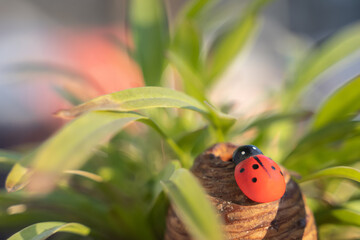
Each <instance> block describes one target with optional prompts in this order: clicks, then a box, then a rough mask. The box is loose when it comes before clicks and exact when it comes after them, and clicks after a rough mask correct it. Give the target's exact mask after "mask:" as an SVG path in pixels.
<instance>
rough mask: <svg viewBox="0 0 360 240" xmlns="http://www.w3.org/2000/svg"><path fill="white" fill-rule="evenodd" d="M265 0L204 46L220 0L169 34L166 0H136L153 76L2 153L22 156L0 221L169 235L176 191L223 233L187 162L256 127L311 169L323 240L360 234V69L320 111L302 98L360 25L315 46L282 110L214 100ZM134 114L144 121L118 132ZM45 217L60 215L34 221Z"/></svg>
mask: <svg viewBox="0 0 360 240" xmlns="http://www.w3.org/2000/svg"><path fill="white" fill-rule="evenodd" d="M267 2H269V1H266V0H257V1H253V2H252V3H251V4H250V5H249V6H248V7H247V8H246V9H245V10H244V12H243V14H242V15H241V17H240V18H239V19H236V20H235V21H234V22H232V24H231V25H229V29H227V31H226V32H225V33H223V34H222V36H221V37H220V36H218V39H216V41H214V43H213V44H212V45H211V47H210V49H209V50H208V51H205V50H204V49H203V39H202V36H203V32H202V29H201V27H200V25H199V21H200V19H202V18H205V19H207V18H209V14H207V13H208V11H210V10H211V9H212V8H213V7H214V6H215V7H216V1H208V0H198V1H193V2H190V3H189V4H188V5H186V6H185V8H184V9H183V10H182V11H181V12H180V14H179V16H177V19H176V22H175V25H174V28H173V29H172V31H171V32H172V35H171V36H169V32H170V31H169V30H168V23H167V16H166V12H165V8H164V6H163V3H162V1H160V0H151V1H149V0H136V1H132V2H131V6H130V7H131V10H130V19H131V23H132V24H131V26H132V30H133V34H134V39H135V45H136V48H135V49H136V51H135V52H134V53H133V56H134V58H135V59H136V60H137V61H138V63H139V65H140V67H141V69H142V72H143V75H144V79H145V81H146V84H147V85H148V86H147V87H143V88H135V89H128V90H124V91H121V92H116V93H112V94H109V95H104V96H100V97H98V98H96V99H93V100H91V101H89V102H86V103H83V104H81V105H78V106H75V107H73V108H71V109H68V110H63V111H59V112H58V113H57V115H58V116H59V117H67V118H75V119H74V120H72V121H71V122H69V123H68V124H67V125H66V126H65V127H64V128H63V129H61V130H60V131H59V132H57V133H56V134H55V135H54V136H53V137H52V138H50V139H49V140H47V141H45V142H44V143H42V144H41V145H40V146H39V147H37V148H35V149H33V150H32V151H30V152H29V153H25V154H24V155H23V156H20V155H18V154H15V153H11V152H6V151H3V152H1V153H0V159H1V161H2V163H3V164H7V165H13V166H12V169H11V171H10V174H9V175H8V177H7V181H6V188H7V190H8V191H9V192H10V193H5V192H1V195H0V219H1V221H0V227H1V228H2V229H17V230H18V228H19V227H25V226H27V225H29V224H33V223H35V225H32V226H30V227H29V228H31V231H29V228H25V229H24V230H22V231H21V232H20V233H18V234H17V235H16V236H15V235H14V236H13V239H29V238H31V237H35V236H37V238H36V239H44V238H45V237H47V236H50V235H51V234H53V233H55V232H58V231H62V230H63V231H68V232H72V233H78V234H83V235H86V234H88V233H89V230H88V229H90V233H89V236H90V238H95V239H161V238H162V237H163V232H164V227H165V216H166V212H167V207H168V201H169V200H168V199H170V201H171V202H172V203H173V204H174V206H175V207H176V211H177V212H178V213H179V216H180V217H181V218H182V219H183V220H184V222H185V224H186V225H188V226H191V229H192V231H191V234H192V235H193V236H195V237H196V238H197V239H219V238H221V231H220V222H219V220H218V219H217V218H216V215H215V211H214V210H213V209H212V207H211V206H210V204H209V203H208V201H207V199H206V198H205V195H204V192H203V190H202V188H201V186H200V185H199V183H198V182H197V181H196V180H195V178H194V177H193V176H192V175H191V173H190V172H189V171H188V170H187V169H189V168H190V167H191V165H192V161H193V159H194V158H195V157H196V156H197V155H198V154H199V153H201V152H202V151H204V150H205V149H206V148H207V147H209V146H211V145H212V144H214V143H215V142H218V141H231V140H232V139H233V138H235V137H236V136H239V135H242V134H243V135H245V134H246V133H247V132H249V131H254V130H255V131H256V134H253V137H252V138H250V139H249V143H252V144H256V145H258V146H259V147H260V148H261V149H266V152H267V155H269V156H276V158H275V157H274V159H275V160H277V161H278V162H279V163H280V164H282V165H284V166H285V167H287V168H288V169H289V170H292V171H295V172H296V173H298V174H301V175H302V176H303V178H302V180H300V182H301V183H302V185H301V186H302V188H303V191H304V192H305V194H306V195H307V197H308V199H309V202H310V204H311V207H312V210H313V211H314V215H315V217H316V219H317V224H318V227H319V230H320V236H321V237H322V238H323V239H330V236H331V235H336V234H339V231H342V234H343V235H342V236H343V238H342V239H345V238H349V239H350V238H351V232H352V233H354V232H356V231H357V232H359V231H360V230H359V227H360V224H359V223H360V221H359V218H360V209H359V206H360V202H359V201H360V199H359V197H360V195H359V189H358V182H360V171H359V170H357V168H358V166H359V157H360V154H359V151H358V150H357V149H358V146H359V144H360V138H359V136H360V135H359V133H360V132H359V130H360V128H359V122H358V120H357V119H356V115H357V114H358V111H359V102H360V94H359V90H358V89H359V83H360V77H356V78H354V79H353V80H351V81H349V82H348V83H347V84H346V85H344V86H342V87H340V88H339V89H338V90H337V91H336V92H334V93H333V94H331V95H330V97H328V98H327V99H326V100H325V101H324V103H323V104H322V105H321V106H320V108H319V109H318V110H317V111H316V112H314V113H308V112H305V111H303V110H302V109H300V108H299V107H298V102H299V100H300V99H301V98H302V96H303V95H302V93H303V92H304V91H306V88H311V86H312V84H313V83H314V82H315V81H316V80H317V77H318V76H319V75H320V74H322V73H323V72H324V71H325V70H326V69H328V68H330V67H332V66H334V65H335V64H336V63H338V62H340V61H341V60H342V59H344V58H345V57H347V56H349V55H350V53H352V52H353V51H354V50H357V49H359V48H360V41H359V37H360V31H359V26H358V25H355V26H351V27H349V28H348V29H347V30H345V31H343V32H340V33H339V34H338V35H336V36H335V37H333V38H332V39H330V40H329V41H328V42H327V43H325V44H324V45H322V46H321V47H318V48H315V49H312V50H311V53H309V54H308V55H307V57H306V58H305V59H303V60H302V61H301V62H300V63H299V64H298V65H297V67H296V68H295V69H296V71H294V72H293V73H291V74H290V75H289V79H287V81H286V84H285V86H284V88H283V89H282V91H281V92H280V93H279V94H277V96H275V97H274V96H273V97H271V99H269V100H271V101H272V102H275V103H276V104H275V105H276V106H279V107H278V108H277V109H275V110H274V111H272V112H267V113H264V114H263V115H259V116H257V117H256V118H254V119H251V120H246V119H239V120H238V121H236V119H235V118H234V117H231V116H229V115H227V114H224V113H221V112H220V111H218V110H216V108H214V107H213V106H212V105H211V104H210V103H209V101H208V99H207V92H208V90H209V89H210V88H211V87H212V86H213V83H215V82H216V81H217V80H218V79H219V78H220V76H221V74H222V73H224V71H225V70H226V68H227V67H228V66H229V65H230V63H231V61H232V60H233V59H234V57H235V56H237V55H238V54H239V52H240V50H241V49H242V48H243V46H244V45H245V44H246V43H247V42H248V40H249V39H250V36H251V33H253V32H254V30H255V26H256V22H257V15H258V13H259V11H260V10H261V9H262V7H263V6H265V4H266V3H267ZM145 3H146V4H145ZM150 3H151V5H150ZM148 5H149V6H148ZM144 8H146V11H144ZM209 9H210V10H209ZM144 12H146V14H142V13H144ZM210 12H211V11H210ZM144 39H146V42H144ZM168 68H172V69H175V70H176V72H178V74H179V75H180V77H181V83H182V86H183V91H184V92H179V91H175V90H171V89H169V88H164V87H160V86H164V85H165V83H163V82H162V80H164V79H165V78H166V77H165V76H166V74H164V72H166V69H168ZM162 76H163V78H161V77H162ZM132 122H137V123H136V124H134V126H133V127H132V128H130V129H127V130H126V131H120V130H121V129H123V128H124V127H125V126H127V125H128V124H129V123H132ZM144 125H145V126H147V128H144V127H143V126H144ZM299 129H301V131H299ZM100 143H103V144H102V145H101V147H97V146H98V145H99V144H100ZM325 177H326V180H324V178H325ZM329 177H331V178H330V179H329ZM333 177H336V178H337V179H333ZM309 181H316V184H309ZM24 188H25V190H23V189H24ZM27 190H32V192H40V195H33V194H29V192H28V191H27ZM44 221H50V222H48V223H38V224H36V223H37V222H44ZM52 221H56V222H52ZM66 223H68V224H66ZM75 223H77V224H75ZM85 226H86V227H85ZM139 229H141V231H140V230H139ZM354 229H355V230H354ZM63 236H64V237H71V235H63ZM356 236H357V237H359V235H356Z"/></svg>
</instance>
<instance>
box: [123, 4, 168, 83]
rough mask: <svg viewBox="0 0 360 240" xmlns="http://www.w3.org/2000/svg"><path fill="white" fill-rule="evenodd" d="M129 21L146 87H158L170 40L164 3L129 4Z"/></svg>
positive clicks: (136, 56)
mask: <svg viewBox="0 0 360 240" xmlns="http://www.w3.org/2000/svg"><path fill="white" fill-rule="evenodd" d="M130 20H131V27H132V35H133V37H134V42H135V58H136V60H137V62H138V63H139V65H140V67H141V69H142V72H143V75H144V79H145V83H146V85H147V86H158V85H160V80H161V74H162V71H163V67H164V66H163V65H164V53H165V49H166V48H167V45H168V39H169V37H168V26H167V16H166V12H165V7H164V5H163V1H161V0H132V1H130Z"/></svg>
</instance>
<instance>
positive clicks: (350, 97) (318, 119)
mask: <svg viewBox="0 0 360 240" xmlns="http://www.w3.org/2000/svg"><path fill="white" fill-rule="evenodd" d="M359 40H360V39H359ZM359 110H360V76H358V77H356V78H354V79H353V80H351V81H350V82H348V83H347V84H346V85H345V86H343V87H341V88H340V89H338V90H337V91H336V92H335V93H334V94H332V95H331V96H330V98H328V99H327V100H326V101H325V103H323V105H322V106H321V107H320V109H319V110H318V111H317V113H316V115H315V116H314V122H313V125H312V127H313V128H320V127H322V126H325V125H326V124H329V123H332V122H340V121H343V120H347V119H351V118H353V117H355V116H356V115H357V114H358V113H359Z"/></svg>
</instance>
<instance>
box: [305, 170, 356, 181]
mask: <svg viewBox="0 0 360 240" xmlns="http://www.w3.org/2000/svg"><path fill="white" fill-rule="evenodd" d="M323 177H339V178H346V179H351V180H354V181H357V182H360V171H359V170H358V169H355V168H352V167H343V166H338V167H332V168H327V169H324V170H321V171H318V172H316V173H313V174H310V175H308V176H306V177H304V178H303V179H301V180H300V182H305V181H310V180H314V179H318V178H323Z"/></svg>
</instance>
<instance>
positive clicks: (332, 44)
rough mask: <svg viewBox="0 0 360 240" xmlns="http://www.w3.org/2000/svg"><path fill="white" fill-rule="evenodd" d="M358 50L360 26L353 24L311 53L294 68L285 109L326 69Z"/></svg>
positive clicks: (359, 46) (359, 47) (359, 45)
mask: <svg viewBox="0 0 360 240" xmlns="http://www.w3.org/2000/svg"><path fill="white" fill-rule="evenodd" d="M359 49H360V24H358V23H357V24H353V25H351V26H349V27H348V28H346V29H345V30H343V31H341V32H339V33H338V34H336V35H335V36H334V37H332V38H331V39H330V40H329V41H327V42H326V43H325V44H323V45H322V46H321V47H320V48H318V49H312V50H311V53H310V54H309V55H308V57H306V59H304V60H303V61H302V62H301V63H300V64H299V65H298V67H297V68H296V70H295V73H294V77H293V78H292V79H291V80H290V85H289V90H288V95H287V96H286V103H285V106H286V107H290V106H291V103H296V101H295V100H296V99H297V98H298V97H299V95H300V94H301V93H302V92H303V90H304V88H305V87H306V86H308V85H309V84H310V83H311V82H312V81H314V80H315V79H316V78H317V77H318V76H320V75H321V74H322V73H323V72H324V71H325V70H326V69H328V68H330V67H332V66H334V65H335V64H337V63H338V62H340V61H341V60H343V59H344V58H346V57H348V56H349V55H351V54H352V53H354V52H355V51H356V50H359Z"/></svg>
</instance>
